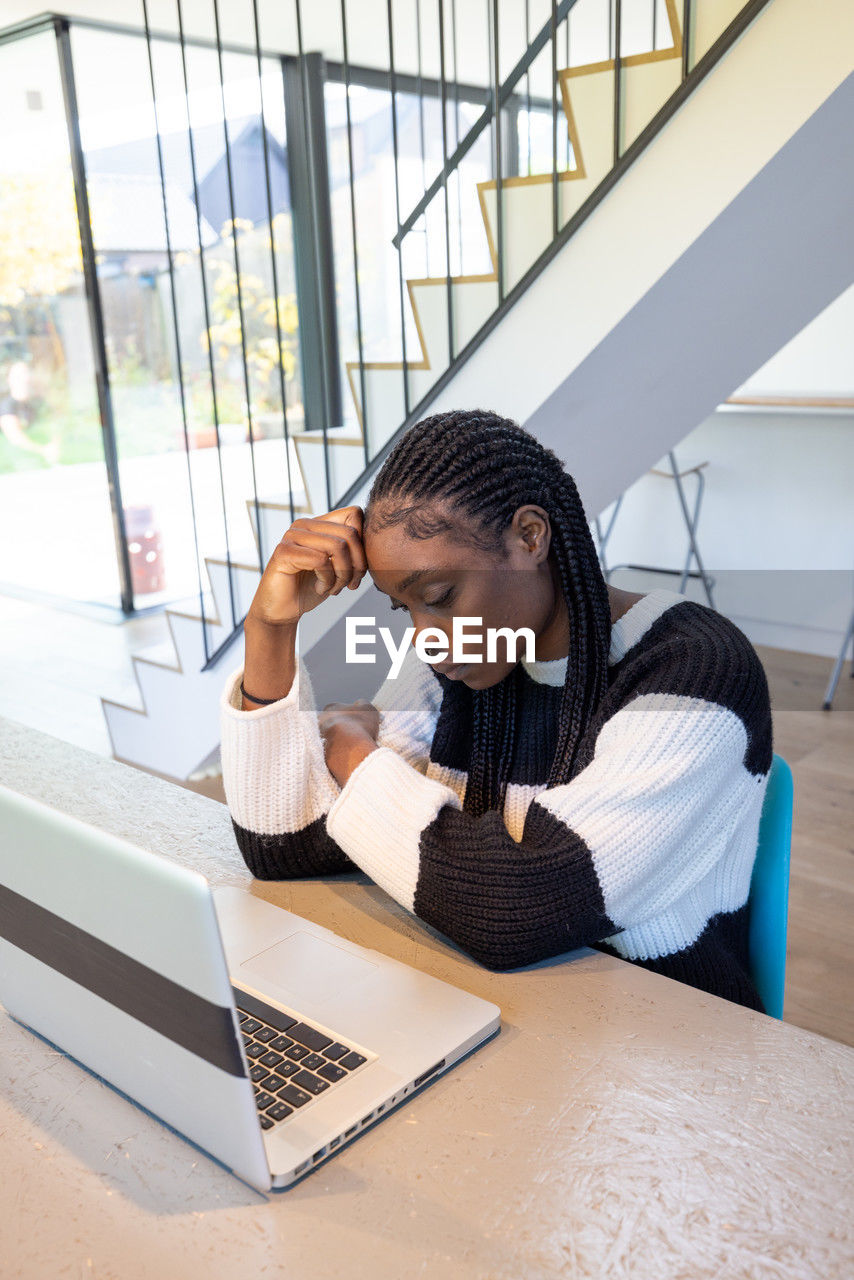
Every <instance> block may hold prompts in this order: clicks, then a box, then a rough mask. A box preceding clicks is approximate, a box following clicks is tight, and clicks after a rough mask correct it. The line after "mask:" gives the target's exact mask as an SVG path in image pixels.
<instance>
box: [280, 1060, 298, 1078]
mask: <svg viewBox="0 0 854 1280" xmlns="http://www.w3.org/2000/svg"><path fill="white" fill-rule="evenodd" d="M276 1071H277V1072H278V1073H279V1075H280V1076H294V1075H296V1073H297V1072H298V1071H299V1067H298V1066H297V1064H296V1063H295V1062H281V1063H280V1064H279V1066H278V1067H276Z"/></svg>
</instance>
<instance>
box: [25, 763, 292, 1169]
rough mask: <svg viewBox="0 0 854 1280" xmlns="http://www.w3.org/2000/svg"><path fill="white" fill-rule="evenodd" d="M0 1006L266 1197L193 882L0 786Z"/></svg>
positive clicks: (207, 898) (210, 921)
mask: <svg viewBox="0 0 854 1280" xmlns="http://www.w3.org/2000/svg"><path fill="white" fill-rule="evenodd" d="M0 1001H2V1003H3V1004H4V1005H5V1007H6V1009H7V1010H8V1012H9V1013H10V1014H12V1015H13V1016H14V1017H16V1018H18V1019H19V1020H20V1021H21V1022H24V1023H26V1024H27V1025H28V1026H30V1027H32V1028H33V1029H34V1030H35V1031H37V1032H39V1034H40V1035H43V1036H45V1037H46V1038H47V1039H48V1040H51V1041H52V1042H53V1043H55V1044H57V1045H58V1046H59V1047H60V1048H62V1049H64V1050H65V1051H66V1052H67V1053H69V1054H71V1055H72V1056H73V1057H75V1058H77V1059H78V1060H79V1061H80V1062H82V1063H83V1064H84V1065H85V1066H87V1067H89V1068H91V1070H93V1071H95V1072H97V1074H98V1075H100V1076H103V1077H104V1079H106V1080H108V1081H109V1082H110V1083H111V1084H113V1085H115V1086H116V1087H117V1088H119V1089H121V1090H122V1091H123V1092H124V1093H126V1094H128V1095H129V1096H130V1097H131V1098H134V1099H135V1100H136V1101H137V1102H139V1103H141V1104H142V1105H143V1106H145V1107H147V1108H148V1109H149V1110H150V1111H152V1112H154V1113H155V1115H158V1116H160V1117H161V1118H162V1119H163V1120H165V1121H166V1122H167V1123H168V1124H170V1125H172V1126H173V1128H175V1129H177V1130H179V1132H181V1133H184V1134H186V1136H187V1137H188V1138H190V1139H192V1140H193V1141H194V1142H196V1143H198V1145H199V1146H201V1147H203V1148H204V1149H205V1150H206V1151H209V1152H210V1153H211V1154H212V1155H214V1156H216V1157H217V1159H219V1160H221V1161H222V1162H223V1163H224V1164H226V1165H227V1166H228V1167H229V1168H230V1169H232V1170H233V1171H234V1172H235V1173H237V1174H238V1175H239V1176H240V1177H242V1178H244V1179H245V1180H246V1181H247V1182H249V1183H250V1184H251V1185H253V1186H255V1187H258V1188H260V1189H262V1190H266V1189H268V1188H269V1186H270V1181H271V1179H270V1170H269V1165H268V1162H267V1157H266V1154H265V1151H264V1143H263V1138H262V1134H261V1128H260V1126H259V1123H258V1118H257V1111H256V1107H255V1101H254V1096H253V1092H252V1086H251V1084H250V1082H249V1080H248V1078H247V1076H246V1071H245V1067H244V1062H243V1056H242V1050H241V1044H240V1038H239V1034H238V1023H237V1019H236V1014H235V1012H234V1004H233V997H232V990H231V984H230V982H229V977H228V971H227V968H226V963H225V956H224V954H223V949H222V941H221V938H220V934H219V927H218V924H217V919H216V914H215V911H214V905H213V900H212V897H211V891H210V887H209V885H208V883H207V881H206V880H205V879H204V877H203V876H201V875H199V874H197V873H196V872H194V871H190V870H189V869H187V868H185V867H181V866H180V865H178V864H176V863H173V862H170V861H169V860H168V859H166V858H162V857H160V856H159V855H157V854H154V853H150V852H148V851H146V850H143V849H139V848H137V847H136V846H134V845H132V844H129V843H127V842H126V841H124V840H120V839H118V838H117V837H115V836H112V835H109V834H108V833H107V832H104V831H101V830H99V829H98V828H95V827H90V826H88V825H87V824H85V823H83V822H80V821H78V820H77V819H75V818H72V817H69V816H68V815H66V814H62V813H59V812H57V811H56V810H54V809H51V808H49V807H48V806H47V805H44V804H41V803H40V802H39V801H36V800H32V799H30V798H28V797H25V796H21V795H18V794H17V793H16V792H13V791H10V790H8V788H6V787H2V786H0Z"/></svg>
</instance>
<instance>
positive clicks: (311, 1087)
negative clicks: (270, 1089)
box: [294, 1071, 329, 1094]
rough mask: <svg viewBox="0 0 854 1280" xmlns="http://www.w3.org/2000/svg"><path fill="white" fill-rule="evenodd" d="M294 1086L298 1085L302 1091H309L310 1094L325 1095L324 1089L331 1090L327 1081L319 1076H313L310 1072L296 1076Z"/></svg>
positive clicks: (301, 1072)
mask: <svg viewBox="0 0 854 1280" xmlns="http://www.w3.org/2000/svg"><path fill="white" fill-rule="evenodd" d="M294 1084H298V1085H299V1086H300V1088H302V1089H308V1091H309V1093H314V1094H317V1093H323V1090H324V1089H328V1088H329V1083H328V1081H326V1080H321V1079H320V1078H319V1077H318V1076H313V1075H312V1074H311V1072H310V1071H300V1072H299V1073H298V1074H297V1075H295V1076H294Z"/></svg>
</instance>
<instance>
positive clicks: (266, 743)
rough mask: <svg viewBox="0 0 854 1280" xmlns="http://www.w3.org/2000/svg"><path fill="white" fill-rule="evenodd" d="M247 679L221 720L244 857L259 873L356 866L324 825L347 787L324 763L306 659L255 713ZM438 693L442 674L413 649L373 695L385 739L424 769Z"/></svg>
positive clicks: (226, 700)
mask: <svg viewBox="0 0 854 1280" xmlns="http://www.w3.org/2000/svg"><path fill="white" fill-rule="evenodd" d="M242 678H243V671H242V669H241V670H239V671H236V672H234V673H233V674H232V675H231V676H230V677H229V679H228V681H227V683H226V686H225V689H224V690H223V694H222V698H221V700H220V722H221V742H222V772H223V785H224V787H225V794H226V801H227V803H228V807H229V811H230V813H231V819H232V824H233V826H234V832H235V837H236V839H237V845H238V848H239V849H240V852H241V853H242V854H243V857H244V860H245V862H246V865H247V866H248V867H249V870H250V871H251V872H252V874H253V875H254V876H255V877H256V878H258V879H261V880H278V879H293V878H296V877H299V876H313V875H329V874H333V873H335V872H340V871H354V870H356V869H357V868H356V867H355V866H354V864H353V862H352V861H351V860H350V858H349V857H348V856H347V854H346V853H345V852H344V851H343V850H342V849H341V848H340V846H339V845H338V844H337V843H336V841H335V839H334V837H332V836H331V835H330V834H329V832H328V830H327V826H326V817H327V814H328V812H329V810H330V808H331V806H332V804H333V803H334V801H335V800H336V799H337V797H338V795H339V794H340V790H341V788H340V787H339V786H338V783H337V782H336V781H335V779H334V778H333V777H332V775H331V774H330V772H329V770H328V769H327V768H326V760H325V757H324V752H323V740H322V739H321V736H320V731H319V729H318V724H317V712H316V709H315V705H314V697H313V693H312V689H311V681H310V679H309V675H308V671H307V670H306V667H305V664H304V663H303V661H302V659H299V660H298V663H297V674H296V678H295V680H294V684H293V687H292V689H291V691H290V693H289V694H288V695H287V697H285V698H282V699H280V700H279V701H278V702H274V703H271V704H270V705H269V706H266V707H259V708H258V709H257V710H255V711H243V710H242V709H241V704H242V698H241V694H240V681H241V680H242ZM440 701H441V689H440V686H439V684H438V681H437V680H436V679H435V677H434V676H433V673H432V671H431V670H430V668H429V667H428V666H426V665H425V664H424V663H422V662H420V661H419V659H418V656H417V654H416V653H415V650H414V649H411V650H409V652H408V653H407V655H406V658H405V659H404V662H403V666H402V669H401V672H400V675H399V676H398V678H397V679H396V680H387V681H386V682H385V684H384V685H383V686H382V687H381V689H380V690H379V692H378V693H377V695H376V696H375V698H374V702H375V704H376V705H377V706H378V707H379V709H380V712H381V722H380V734H379V739H378V742H379V743H380V744H382V745H383V746H386V747H388V748H389V749H391V750H393V751H396V752H399V753H400V757H401V760H402V761H403V760H405V761H406V762H407V768H411V769H412V770H413V771H416V770H421V771H422V772H423V771H424V770H426V767H427V761H428V759H429V753H430V742H431V741H432V736H433V730H434V728H435V725H436V719H437V718H438V711H439V703H440Z"/></svg>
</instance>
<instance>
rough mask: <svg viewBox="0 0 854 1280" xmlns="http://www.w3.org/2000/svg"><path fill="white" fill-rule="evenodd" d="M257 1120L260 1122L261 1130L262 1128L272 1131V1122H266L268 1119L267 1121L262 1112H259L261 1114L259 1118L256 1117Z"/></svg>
mask: <svg viewBox="0 0 854 1280" xmlns="http://www.w3.org/2000/svg"><path fill="white" fill-rule="evenodd" d="M258 1119H259V1120H260V1121H261V1128H262V1129H272V1127H273V1121H272V1120H268V1119H267V1117H266V1116H265V1115H264V1113H263V1111H262V1112H261V1114H260V1116H259V1117H258Z"/></svg>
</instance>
